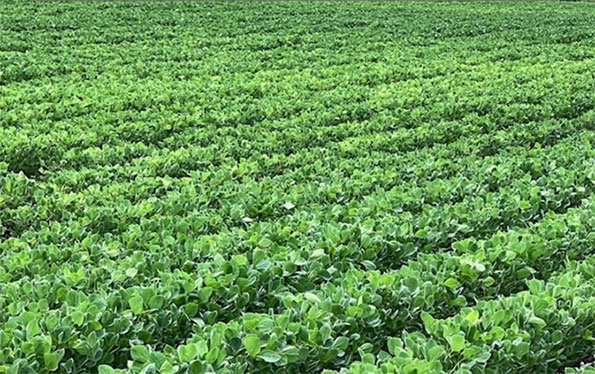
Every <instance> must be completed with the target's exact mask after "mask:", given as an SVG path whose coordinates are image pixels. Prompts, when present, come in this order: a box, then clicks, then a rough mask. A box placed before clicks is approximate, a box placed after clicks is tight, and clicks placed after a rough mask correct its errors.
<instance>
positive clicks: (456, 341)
mask: <svg viewBox="0 0 595 374" xmlns="http://www.w3.org/2000/svg"><path fill="white" fill-rule="evenodd" d="M448 344H449V345H450V349H451V350H452V351H453V352H460V351H462V350H463V348H465V337H464V336H463V335H458V334H457V335H452V336H450V337H449V338H448Z"/></svg>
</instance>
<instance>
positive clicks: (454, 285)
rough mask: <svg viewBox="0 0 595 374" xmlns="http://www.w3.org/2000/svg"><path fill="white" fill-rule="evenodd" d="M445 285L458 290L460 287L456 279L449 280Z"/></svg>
mask: <svg viewBox="0 0 595 374" xmlns="http://www.w3.org/2000/svg"><path fill="white" fill-rule="evenodd" d="M444 285H445V286H446V287H448V288H457V287H458V286H459V281H458V280H456V279H454V278H448V279H447V280H446V281H445V282H444Z"/></svg>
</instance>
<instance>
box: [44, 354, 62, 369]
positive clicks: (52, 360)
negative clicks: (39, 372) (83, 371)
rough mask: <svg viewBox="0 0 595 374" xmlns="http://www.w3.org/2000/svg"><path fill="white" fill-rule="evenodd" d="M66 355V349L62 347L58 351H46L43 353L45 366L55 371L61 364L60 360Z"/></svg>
mask: <svg viewBox="0 0 595 374" xmlns="http://www.w3.org/2000/svg"><path fill="white" fill-rule="evenodd" d="M62 357H64V349H60V350H58V351H56V352H46V353H44V354H43V362H44V364H45V368H46V369H48V370H49V371H54V370H56V369H58V365H59V364H60V360H62Z"/></svg>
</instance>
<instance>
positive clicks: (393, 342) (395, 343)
mask: <svg viewBox="0 0 595 374" xmlns="http://www.w3.org/2000/svg"><path fill="white" fill-rule="evenodd" d="M402 349H403V341H402V340H401V339H399V338H388V351H389V352H390V354H392V355H393V356H395V355H396V354H397V353H398V352H399V351H400V350H402Z"/></svg>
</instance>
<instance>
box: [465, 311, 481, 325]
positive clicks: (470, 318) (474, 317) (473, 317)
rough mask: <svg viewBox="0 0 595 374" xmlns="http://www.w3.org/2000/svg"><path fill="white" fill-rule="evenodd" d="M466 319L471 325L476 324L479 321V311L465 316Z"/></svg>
mask: <svg viewBox="0 0 595 374" xmlns="http://www.w3.org/2000/svg"><path fill="white" fill-rule="evenodd" d="M465 319H466V320H467V321H469V323H470V324H472V325H473V324H475V322H477V320H478V319H479V312H478V311H477V310H475V309H474V310H472V311H471V312H470V313H469V314H467V315H466V316H465Z"/></svg>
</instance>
